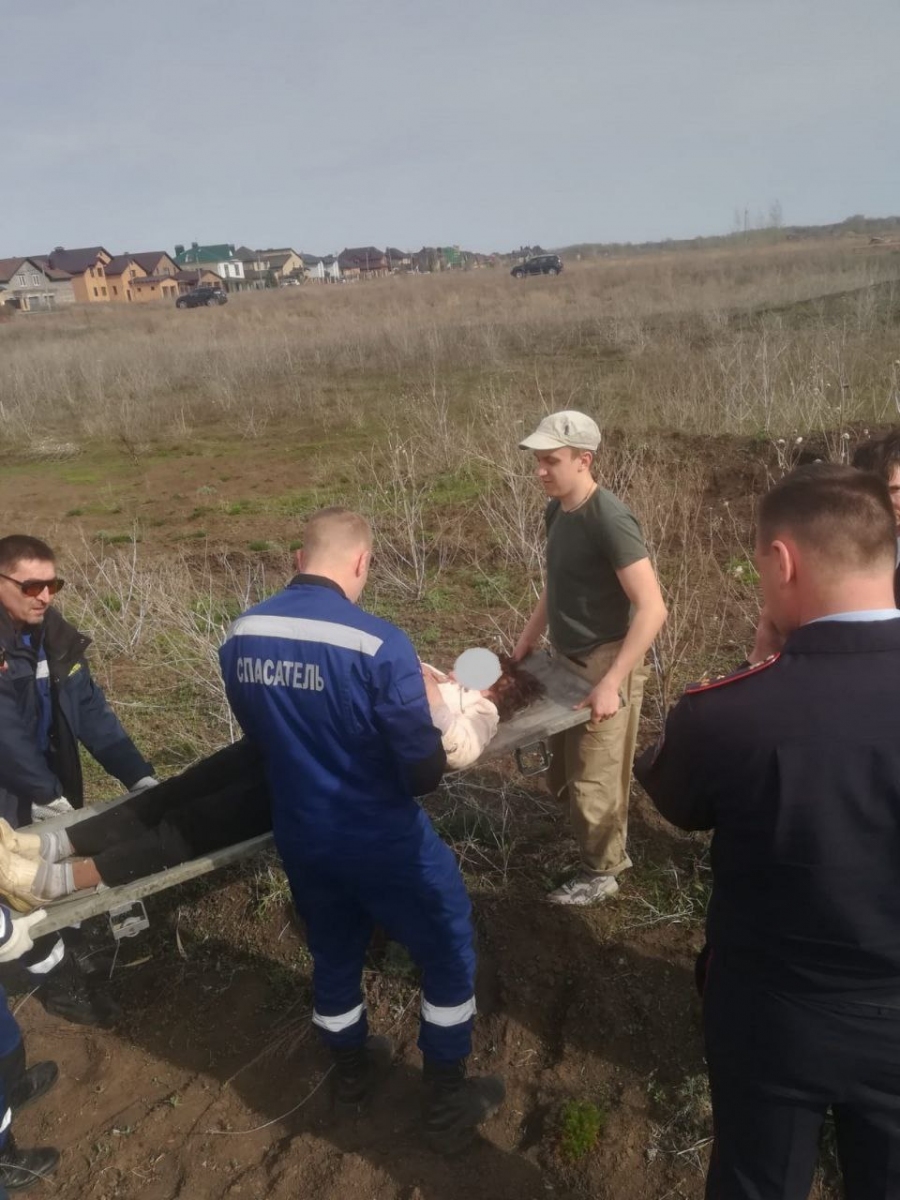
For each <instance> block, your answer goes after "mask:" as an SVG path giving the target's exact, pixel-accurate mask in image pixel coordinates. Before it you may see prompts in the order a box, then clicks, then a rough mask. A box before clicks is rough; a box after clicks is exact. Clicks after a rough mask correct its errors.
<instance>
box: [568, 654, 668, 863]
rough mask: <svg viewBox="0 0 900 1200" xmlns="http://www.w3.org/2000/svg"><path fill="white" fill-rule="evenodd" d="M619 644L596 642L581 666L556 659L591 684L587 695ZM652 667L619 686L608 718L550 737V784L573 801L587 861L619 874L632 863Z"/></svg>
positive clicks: (575, 822)
mask: <svg viewBox="0 0 900 1200" xmlns="http://www.w3.org/2000/svg"><path fill="white" fill-rule="evenodd" d="M621 645H622V643H621V642H609V643H608V644H606V645H605V646H598V647H597V649H596V650H594V651H593V652H592V653H591V654H590V655H589V656H588V658H587V659H586V660H585V665H584V666H580V665H579V664H577V663H574V662H572V660H571V659H569V658H566V656H565V655H563V654H560V655H558V661H559V662H560V663H562V664H563V666H565V667H567V668H568V669H569V670H570V671H573V672H574V673H575V674H576V675H579V676H580V677H581V678H582V679H584V680H585V683H586V684H587V686H586V688H585V695H587V693H588V691H590V688H591V687H592V686H593V685H594V684H595V683H599V682H600V680H601V679H602V678H603V676H604V675H605V674H606V672H607V670H608V669H609V667H610V666H611V664H612V662H613V659H614V658H615V657H616V655H617V654H618V652H619V649H620V647H621ZM648 675H649V671H648V669H647V667H646V666H644V665H643V664H641V665H640V666H638V667H635V669H634V670H633V671H632V672H631V674H630V675H629V676H628V678H627V679H626V680H625V682H624V683H623V684H622V687H621V688H620V689H619V690H620V694H621V697H622V707H621V708H620V709H619V711H618V712H617V713H616V715H615V716H614V717H610V718H609V719H608V720H606V721H588V722H587V724H585V725H576V726H575V727H574V728H572V729H567V730H566V731H565V732H564V733H557V734H554V736H553V737H552V738H550V754H551V758H550V768H549V772H548V784H549V786H550V790H551V791H552V792H553V794H554V795H555V796H558V797H559V798H560V800H563V801H565V802H566V803H568V805H569V815H570V817H571V820H572V826H573V829H574V832H575V837H576V838H577V840H578V845H579V847H580V849H581V857H582V860H583V862H584V865H585V866H586V867H588V868H589V869H590V870H592V871H603V872H606V873H607V874H609V875H618V874H619V872H620V871H625V870H627V868H628V867H630V866H631V859H630V858H629V857H628V853H627V851H626V849H625V842H626V838H627V836H628V795H629V791H630V789H631V768H632V766H633V765H634V751H635V747H636V745H637V735H638V722H639V721H640V717H641V701H642V700H643V698H644V683H645V682H646V680H647V676H648Z"/></svg>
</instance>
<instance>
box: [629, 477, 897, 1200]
mask: <svg viewBox="0 0 900 1200" xmlns="http://www.w3.org/2000/svg"><path fill="white" fill-rule="evenodd" d="M894 558H895V524H894V517H893V513H892V509H891V502H890V498H889V495H888V492H887V489H886V486H885V483H884V482H883V480H880V479H878V478H876V477H875V476H873V475H871V474H867V473H863V472H859V471H855V470H853V469H852V468H850V467H839V466H833V465H828V464H817V465H814V466H810V467H801V468H800V469H798V470H797V471H795V472H794V473H793V474H792V475H789V476H787V477H786V478H785V479H784V480H782V481H781V482H780V483H779V484H777V485H776V486H775V487H774V488H773V489H772V490H771V491H770V492H769V493H768V494H767V495H766V496H765V497H763V499H762V501H761V503H760V508H759V516H758V528H757V547H756V561H757V565H758V569H759V574H760V582H761V589H762V594H763V600H764V616H763V619H762V620H761V622H760V629H759V631H758V634H757V646H756V647H755V651H754V654H753V655H752V665H748V666H747V667H745V668H744V669H742V670H740V671H738V672H737V673H736V674H735V675H732V676H728V677H726V678H724V679H721V680H715V681H706V682H704V683H701V684H698V685H695V686H694V687H691V688H689V689H688V690H687V693H686V694H685V695H684V696H683V697H682V699H681V700H680V701H679V703H678V704H677V705H676V706H675V708H674V709H673V710H672V712H671V713H670V715H669V718H668V720H667V722H666V727H665V733H664V737H663V739H662V741H661V743H660V745H659V746H658V747H657V748H656V749H655V750H652V751H650V752H648V754H646V755H644V756H643V757H642V758H641V760H640V761H639V762H638V764H637V766H636V768H635V774H636V776H637V778H638V779H639V781H640V782H641V783H642V784H643V786H644V787H645V788H646V790H647V791H648V792H649V794H650V796H651V798H652V799H653V802H654V803H655V805H656V806H657V808H658V809H659V811H660V812H661V813H662V814H663V815H664V816H665V817H666V818H668V820H670V821H672V822H673V823H674V824H675V825H678V826H679V827H680V828H682V829H688V830H699V829H711V830H712V831H713V839H712V870H713V892H712V898H711V900H710V906H709V912H708V917H707V938H708V960H707V965H706V972H705V975H706V978H705V989H704V997H703V1012H704V1029H705V1038H706V1055H707V1063H708V1068H709V1075H710V1085H711V1091H712V1103H713V1121H714V1133H715V1141H714V1148H713V1153H712V1159H711V1162H710V1168H709V1175H708V1179H707V1192H706V1194H707V1197H708V1198H710V1200H712V1198H715V1200H801V1198H804V1197H806V1196H807V1195H808V1193H809V1190H810V1187H811V1184H812V1179H813V1174H814V1170H815V1165H816V1159H817V1154H818V1146H819V1137H820V1134H821V1131H822V1125H823V1121H824V1120H825V1116H826V1114H827V1112H828V1110H829V1109H830V1110H831V1111H832V1113H833V1116H834V1122H835V1129H836V1134H837V1143H838V1151H839V1156H840V1162H841V1168H842V1171H843V1176H844V1183H845V1188H846V1195H847V1196H848V1197H850V1198H851V1200H876V1197H877V1198H878V1200H886V1198H887V1197H897V1196H900V733H898V714H900V612H898V610H897V609H896V608H895V606H894V595H893V570H894ZM778 642H783V645H781V646H779V645H777V643H778ZM773 650H774V651H776V652H775V653H773V654H770V651H773ZM760 660H761V661H760Z"/></svg>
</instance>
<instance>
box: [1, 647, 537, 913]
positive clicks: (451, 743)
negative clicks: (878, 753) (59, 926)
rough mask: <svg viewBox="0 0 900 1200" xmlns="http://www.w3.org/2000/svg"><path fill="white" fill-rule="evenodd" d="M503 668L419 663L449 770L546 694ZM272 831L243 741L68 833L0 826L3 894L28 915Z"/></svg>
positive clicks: (530, 679) (514, 669)
mask: <svg viewBox="0 0 900 1200" xmlns="http://www.w3.org/2000/svg"><path fill="white" fill-rule="evenodd" d="M500 661H501V667H502V673H501V675H500V677H499V679H497V681H496V682H495V683H493V684H492V685H491V686H490V687H489V688H485V689H483V690H477V689H472V688H466V687H463V686H462V684H460V683H458V682H457V681H456V680H455V679H454V678H453V677H452V675H448V674H444V673H443V672H441V671H438V670H437V669H436V668H434V667H431V666H428V665H427V664H425V663H423V664H422V675H423V678H424V681H425V691H426V694H427V696H428V703H429V706H430V708H431V714H432V719H433V721H434V723H435V725H436V726H437V728H438V729H439V730H440V731H441V741H442V742H443V745H444V750H445V752H446V755H447V769H448V770H450V771H458V770H462V768H464V767H468V766H471V765H472V764H473V763H474V762H475V761H476V760H477V759H478V758H479V757H480V756H481V754H482V752H483V751H484V749H485V747H486V746H487V745H488V743H489V742H490V740H491V738H492V737H493V736H494V734H495V733H496V732H497V727H498V724H499V723H500V722H501V721H506V720H508V719H509V718H510V717H512V716H514V715H515V713H517V712H519V711H521V710H522V709H524V708H527V707H528V705H529V704H531V703H532V701H534V700H536V699H537V698H538V697H539V696H540V695H541V694H542V693H543V690H544V689H543V685H542V684H541V683H540V682H539V681H538V680H537V679H536V678H535V677H534V676H533V675H531V674H529V672H527V671H524V670H523V669H522V668H521V667H520V666H519V665H518V664H516V663H513V662H511V661H510V660H509V659H507V658H503V659H501V660H500ZM271 829H272V819H271V816H270V813H269V797H268V792H267V788H266V781H265V776H264V774H263V769H262V762H261V760H260V758H259V756H258V754H257V753H256V751H255V750H254V749H253V747H252V746H251V745H250V744H249V743H248V742H246V741H239V742H235V743H234V744H233V745H231V746H226V747H225V748H224V749H222V750H219V751H217V752H216V753H215V754H212V755H210V757H209V758H205V759H202V760H201V761H200V762H198V763H196V764H195V765H194V766H192V767H189V768H188V769H187V770H186V771H183V772H182V773H181V774H180V775H176V776H174V777H173V778H172V779H168V780H166V781H165V782H164V783H161V784H160V785H159V786H158V787H154V788H150V789H148V790H147V791H145V792H140V793H138V794H137V795H134V796H130V797H129V798H128V799H127V800H125V801H123V802H122V803H121V804H117V805H114V806H112V807H110V808H109V809H107V810H106V811H105V812H100V813H98V815H97V816H95V817H89V818H87V819H86V820H83V821H78V822H75V823H73V824H71V825H69V826H68V827H67V828H65V829H58V828H57V829H48V830H46V831H41V830H40V829H39V828H38V829H37V830H36V831H31V830H21V829H19V830H14V829H12V828H11V826H9V825H8V824H7V823H6V821H3V820H2V819H0V894H2V895H3V896H5V897H6V898H7V899H8V901H9V903H10V904H11V905H12V906H13V907H15V908H17V909H18V910H19V911H21V912H27V911H28V910H29V909H31V908H36V907H38V906H40V905H45V904H47V903H49V902H51V901H53V900H59V899H62V898H63V897H65V896H68V895H71V894H72V893H73V892H78V891H82V890H84V889H89V888H96V887H99V886H101V885H105V886H107V887H118V886H119V885H121V884H126V883H132V882H133V881H134V880H136V879H143V878H145V877H146V876H148V875H155V874H157V873H158V872H160V871H165V870H166V869H167V868H169V867H174V866H177V865H178V864H179V863H183V862H189V861H190V860H191V859H194V858H199V857H201V856H203V855H206V854H211V853H212V852H213V851H215V850H221V849H223V848H224V847H226V846H234V845H237V844H238V843H240V842H245V841H248V840H249V839H251V838H254V837H258V836H259V835H260V834H264V833H269V832H271Z"/></svg>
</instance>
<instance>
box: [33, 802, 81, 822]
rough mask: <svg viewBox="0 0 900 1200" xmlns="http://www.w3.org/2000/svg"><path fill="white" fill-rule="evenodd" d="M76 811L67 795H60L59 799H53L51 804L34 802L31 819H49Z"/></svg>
mask: <svg viewBox="0 0 900 1200" xmlns="http://www.w3.org/2000/svg"><path fill="white" fill-rule="evenodd" d="M74 811H75V809H74V808H73V807H72V805H71V804H70V803H69V802H68V800H67V799H66V798H65V796H60V797H59V799H57V800H51V801H50V803H49V804H32V806H31V819H32V821H49V820H50V819H51V818H52V817H64V816H65V815H66V813H70V812H74Z"/></svg>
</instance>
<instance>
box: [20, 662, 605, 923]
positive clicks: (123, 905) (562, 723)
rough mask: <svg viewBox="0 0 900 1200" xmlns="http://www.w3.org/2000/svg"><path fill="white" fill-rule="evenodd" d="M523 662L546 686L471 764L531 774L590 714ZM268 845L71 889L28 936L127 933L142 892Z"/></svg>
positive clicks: (570, 691) (556, 679)
mask: <svg viewBox="0 0 900 1200" xmlns="http://www.w3.org/2000/svg"><path fill="white" fill-rule="evenodd" d="M523 666H525V667H526V668H527V670H529V671H530V672H531V673H532V674H533V675H536V676H537V677H538V679H540V681H541V682H542V683H543V685H544V687H545V689H546V691H545V694H544V695H543V696H542V697H541V698H540V699H538V700H536V701H535V702H534V703H533V704H530V705H529V706H528V708H526V709H524V710H523V711H522V712H520V713H517V714H516V715H515V716H514V717H512V718H511V719H510V720H509V721H506V722H504V723H503V724H502V725H501V726H500V728H499V729H498V731H497V735H496V737H494V738H493V740H492V741H491V742H490V744H489V745H488V746H487V748H486V749H485V751H484V753H483V754H482V755H481V757H480V758H479V759H478V760H477V762H476V763H474V764H473V766H474V767H478V766H481V765H482V764H483V763H485V762H488V761H489V760H491V759H495V758H502V757H504V756H505V755H509V754H512V755H515V758H516V762H517V764H518V767H519V770H520V771H521V772H522V773H523V774H524V775H537V774H539V773H540V772H541V771H543V770H545V769H546V767H547V764H548V761H549V759H548V754H547V748H546V740H547V739H548V738H549V737H552V735H553V734H554V733H562V732H563V730H566V729H570V728H572V727H573V726H574V725H580V724H581V723H582V722H584V721H587V719H588V717H589V716H590V711H589V710H588V709H584V708H582V709H576V708H575V707H574V706H575V705H576V704H578V703H580V702H581V701H582V700H584V698H585V697H586V696H587V694H588V691H589V690H590V685H589V684H586V683H585V682H584V680H582V679H580V678H579V677H578V676H577V675H575V674H574V673H573V672H572V671H569V670H567V668H566V667H564V666H562V665H561V664H560V663H559V662H558V661H557V660H555V659H554V658H552V657H551V655H550V654H548V653H547V652H546V651H540V652H538V653H536V654H532V655H530V656H529V658H527V659H526V660H525V662H524V663H523ZM471 769H472V768H471V767H470V768H467V770H471ZM128 799H129V796H120V797H119V798H118V799H116V800H111V801H108V802H106V803H103V804H97V805H90V806H88V807H85V808H80V809H76V810H75V812H72V813H66V814H65V816H61V817H53V818H51V819H50V820H47V821H41V823H40V824H39V825H38V826H30V827H29V828H31V829H33V830H40V831H44V830H51V829H64V828H67V827H68V826H70V825H75V824H77V823H78V822H79V821H86V820H88V819H89V818H90V817H94V816H97V815H98V814H99V813H102V812H107V811H108V810H109V809H110V808H111V807H114V806H115V805H118V804H123V803H124V802H125V801H126V800H128ZM271 845H272V835H271V833H264V834H261V835H260V836H259V837H255V838H251V839H250V840H249V841H246V842H239V843H237V844H236V845H234V846H226V847H224V848H223V849H221V850H215V851H213V852H212V853H211V854H207V855H204V856H203V857H202V858H193V859H191V860H190V861H188V862H184V863H179V864H178V865H177V866H174V867H169V868H168V869H167V870H165V871H160V872H158V873H157V874H156V875H148V876H146V878H144V879H136V880H134V881H133V882H132V883H124V884H121V885H119V886H118V887H109V888H108V887H101V888H100V889H99V890H94V889H92V890H90V891H84V892H76V893H75V894H74V895H71V896H67V897H65V898H64V899H62V900H56V901H52V902H49V903H47V904H46V905H44V907H45V909H46V912H47V915H46V917H45V918H44V919H43V920H42V921H41V922H40V923H39V924H37V925H36V926H33V927H32V930H31V932H32V935H33V936H34V937H37V936H39V935H41V934H45V933H55V932H56V931H57V930H60V929H65V928H66V927H68V926H70V925H74V924H76V923H77V922H79V921H85V920H87V919H88V918H89V917H96V916H99V915H100V914H102V913H109V914H110V924H111V926H112V929H113V933H114V934H115V936H116V937H129V936H132V935H133V934H135V933H139V932H140V931H141V929H145V928H146V927H147V916H146V910H145V909H144V906H143V901H144V899H145V898H146V897H147V896H152V895H154V894H155V893H156V892H161V891H165V890H166V889H167V888H170V887H176V886H177V885H178V884H181V883H187V882H189V881H190V880H191V879H198V878H199V877H200V876H201V875H207V874H208V873H209V872H210V871H217V870H218V869H219V868H220V867H227V866H230V865H231V863H235V862H239V861H240V860H241V859H244V858H248V857H249V856H250V855H253V854H258V853H259V852H260V851H262V850H266V849H268V848H269V847H270V846H271Z"/></svg>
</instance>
